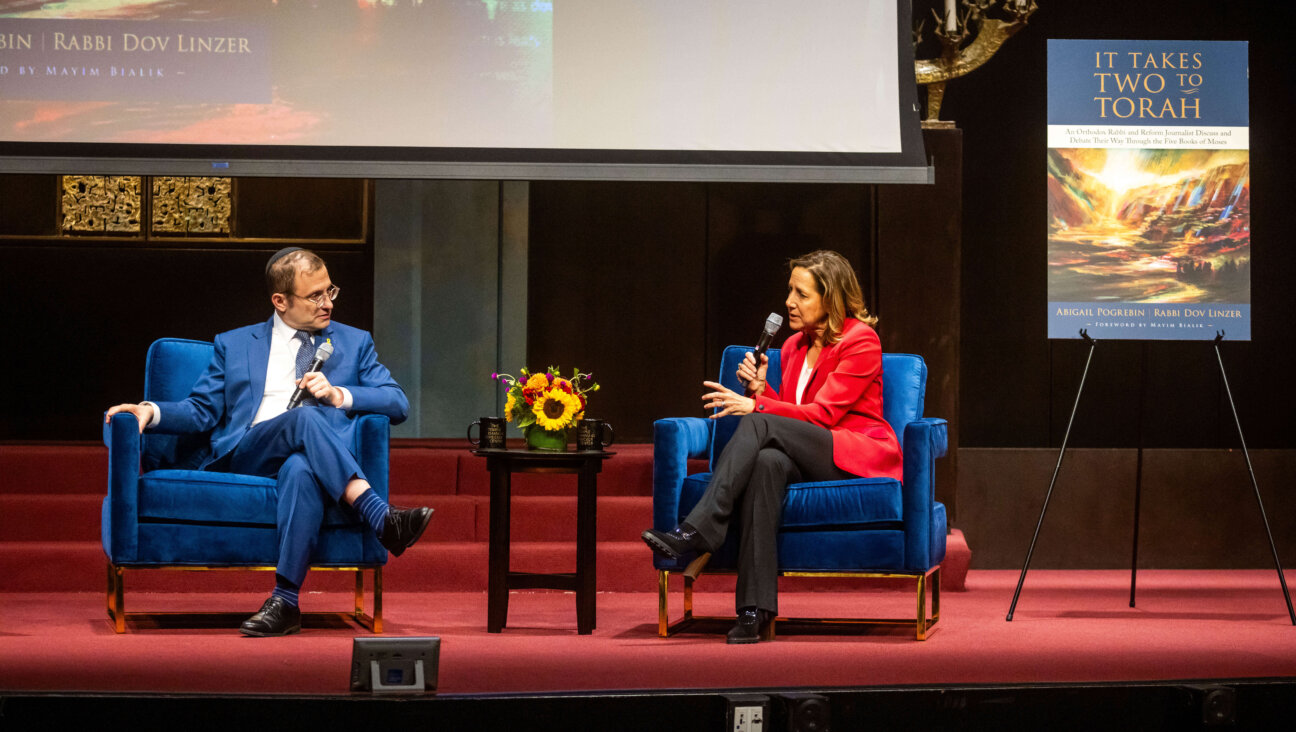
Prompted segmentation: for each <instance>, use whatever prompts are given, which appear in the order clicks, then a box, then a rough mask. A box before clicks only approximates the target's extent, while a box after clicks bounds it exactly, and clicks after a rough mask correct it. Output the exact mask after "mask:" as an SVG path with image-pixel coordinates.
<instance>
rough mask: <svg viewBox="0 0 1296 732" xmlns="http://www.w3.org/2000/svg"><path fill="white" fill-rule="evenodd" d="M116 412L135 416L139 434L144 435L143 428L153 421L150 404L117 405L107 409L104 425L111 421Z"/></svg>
mask: <svg viewBox="0 0 1296 732" xmlns="http://www.w3.org/2000/svg"><path fill="white" fill-rule="evenodd" d="M118 412H129V413H130V414H133V415H135V419H138V420H139V431H140V434H144V428H145V427H148V426H149V423H151V422H152V421H153V405H151V404H118V405H117V406H115V407H109V408H108V415H107V416H106V417H104V424H108V423H109V422H111V421H112V418H113V415H114V414H117V413H118Z"/></svg>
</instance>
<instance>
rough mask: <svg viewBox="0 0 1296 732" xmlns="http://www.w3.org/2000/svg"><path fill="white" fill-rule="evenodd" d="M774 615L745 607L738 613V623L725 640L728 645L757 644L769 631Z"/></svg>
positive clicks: (767, 611)
mask: <svg viewBox="0 0 1296 732" xmlns="http://www.w3.org/2000/svg"><path fill="white" fill-rule="evenodd" d="M773 621H774V613H772V612H770V611H769V610H761V609H760V608H754V607H745V608H743V609H742V610H739V611H738V622H737V623H736V624H735V625H734V627H733V628H732V629H731V630H730V631H729V635H728V636H727V637H726V638H725V642H726V643H757V642H759V641H760V639H761V636H763V635H765V634H766V632H767V631H768V630H769V625H770V623H772V622H773Z"/></svg>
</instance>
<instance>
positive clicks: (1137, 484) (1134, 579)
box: [1130, 341, 1148, 607]
mask: <svg viewBox="0 0 1296 732" xmlns="http://www.w3.org/2000/svg"><path fill="white" fill-rule="evenodd" d="M1147 375H1148V344H1147V341H1144V342H1143V364H1142V366H1141V368H1140V373H1139V403H1138V436H1139V444H1138V459H1137V462H1136V463H1135V468H1134V539H1133V541H1132V542H1131V544H1132V545H1133V547H1134V548H1133V549H1132V550H1131V555H1130V607H1134V595H1135V592H1136V591H1137V588H1138V539H1139V508H1140V507H1141V506H1142V505H1143V442H1144V439H1143V437H1144V435H1143V402H1144V401H1146V398H1145V395H1146V393H1147Z"/></svg>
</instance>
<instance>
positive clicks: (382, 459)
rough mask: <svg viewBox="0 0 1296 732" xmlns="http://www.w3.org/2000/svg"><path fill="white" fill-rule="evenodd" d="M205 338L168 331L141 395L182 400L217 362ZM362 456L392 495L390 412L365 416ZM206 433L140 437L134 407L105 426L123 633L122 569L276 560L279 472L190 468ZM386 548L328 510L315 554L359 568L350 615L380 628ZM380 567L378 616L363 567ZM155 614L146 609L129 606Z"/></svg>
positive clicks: (376, 483) (383, 492) (113, 586)
mask: <svg viewBox="0 0 1296 732" xmlns="http://www.w3.org/2000/svg"><path fill="white" fill-rule="evenodd" d="M212 352H213V347H212V344H211V343H207V342H204V341H190V340H181V339H175V338H163V339H161V340H158V341H155V342H154V343H153V345H152V346H150V347H149V351H148V359H147V362H146V364H145V376H144V398H145V399H146V400H149V401H177V400H180V399H184V398H185V397H186V396H188V394H189V391H190V389H191V388H192V386H193V384H194V382H196V381H197V380H198V377H199V376H200V375H201V374H202V373H203V370H204V369H205V368H206V367H207V364H208V363H209V362H210V361H211V358H212ZM358 419H359V420H360V423H359V426H358V429H357V430H356V432H355V434H356V438H355V439H356V443H357V444H356V445H355V454H356V455H357V456H358V457H359V461H360V465H361V467H362V468H363V469H364V471H365V476H366V477H367V478H368V479H369V482H370V484H371V485H372V486H373V489H374V490H375V491H377V492H378V494H379V495H380V496H382V497H383V498H384V499H385V498H386V497H387V479H388V464H387V460H388V426H389V423H388V419H387V417H384V416H380V415H364V416H361V417H359V418H358ZM207 439H208V438H207V435H205V434H204V435H184V436H175V435H161V434H150V433H147V432H146V433H145V434H144V435H143V436H141V435H140V434H139V422H138V421H137V420H136V418H135V417H134V416H133V415H131V414H117V415H114V417H113V419H112V421H111V422H110V423H108V424H106V425H105V426H104V444H105V445H107V446H108V495H107V496H106V497H105V498H104V502H103V515H102V535H103V537H102V538H103V548H104V553H105V554H107V555H108V617H109V619H110V620H111V621H112V623H113V627H114V629H115V630H116V631H117V632H118V633H122V632H125V630H126V620H127V613H126V610H125V603H124V593H125V573H126V571H127V570H138V569H230V568H241V569H260V570H273V569H274V565H275V561H276V559H277V557H278V553H279V552H278V546H279V535H278V529H277V528H276V520H275V512H276V503H277V497H276V489H275V481H274V479H272V478H260V477H256V476H250V475H237V474H232V473H217V472H210V471H198V470H193V469H192V468H193V467H196V465H194V464H192V463H193V460H192V458H191V457H190V456H192V455H194V454H195V450H194V448H196V447H200V446H201V445H202V444H204V443H205V442H206V441H207ZM386 563H387V550H386V549H384V548H383V546H382V544H381V543H379V541H378V539H377V538H376V537H375V536H374V533H373V532H372V531H370V530H368V528H367V526H366V525H365V524H364V523H363V521H362V520H361V519H360V518H359V517H358V516H357V515H355V514H354V513H353V512H351V511H350V510H349V509H343V508H340V507H338V506H333V507H331V508H330V509H329V510H328V513H327V515H326V516H325V521H324V526H323V528H322V529H321V533H320V537H319V542H318V544H317V545H316V547H315V553H314V555H313V556H312V558H311V566H312V567H314V568H316V569H326V570H342V571H351V572H354V573H355V608H354V611H347V613H346V614H347V615H349V616H351V617H353V618H354V619H355V620H356V621H357V622H359V623H360V624H361V625H363V626H364V627H366V628H369V629H370V630H372V631H374V632H375V633H381V632H382V567H383V565H384V564H386ZM366 570H368V571H370V572H372V574H373V613H372V615H369V614H366V613H365V612H364V573H365V571H366ZM131 615H132V616H136V615H149V613H131Z"/></svg>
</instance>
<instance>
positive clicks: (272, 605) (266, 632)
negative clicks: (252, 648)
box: [239, 595, 301, 638]
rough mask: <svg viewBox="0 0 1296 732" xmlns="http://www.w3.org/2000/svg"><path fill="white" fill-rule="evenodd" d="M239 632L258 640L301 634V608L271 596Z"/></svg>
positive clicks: (244, 622)
mask: <svg viewBox="0 0 1296 732" xmlns="http://www.w3.org/2000/svg"><path fill="white" fill-rule="evenodd" d="M239 632H240V633H242V634H243V635H252V636H256V637H258V638H269V637H271V636H279V635H290V634H292V633H300V632H301V608H299V607H297V606H296V605H289V604H288V601H287V600H285V599H283V598H282V597H279V596H277V595H271V596H270V599H268V600H266V601H265V604H264V605H262V606H261V609H260V610H258V611H257V614H256V615H253V616H252V617H250V618H248V619H247V620H244V621H243V625H242V626H240V627H239Z"/></svg>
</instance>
